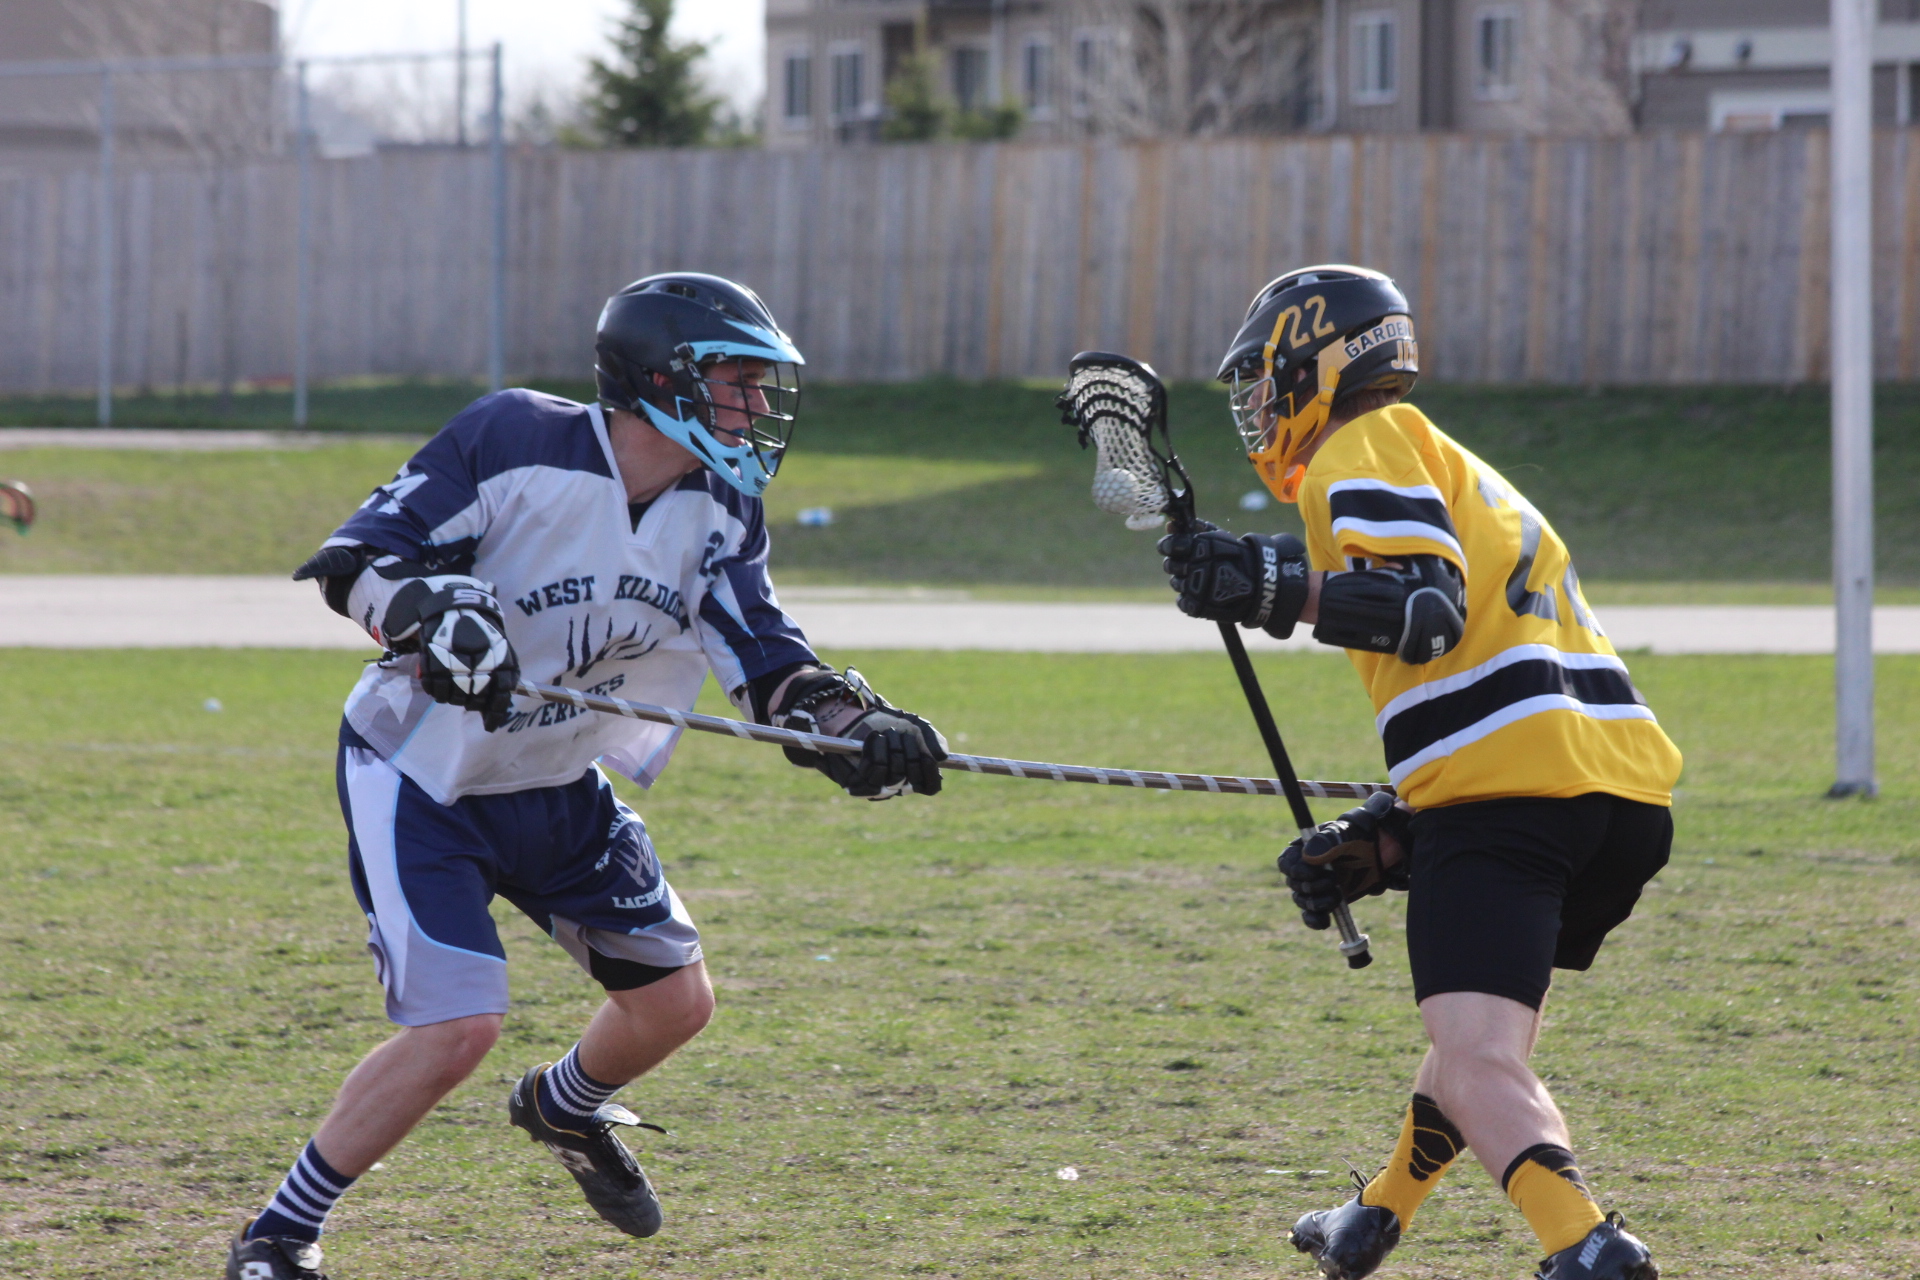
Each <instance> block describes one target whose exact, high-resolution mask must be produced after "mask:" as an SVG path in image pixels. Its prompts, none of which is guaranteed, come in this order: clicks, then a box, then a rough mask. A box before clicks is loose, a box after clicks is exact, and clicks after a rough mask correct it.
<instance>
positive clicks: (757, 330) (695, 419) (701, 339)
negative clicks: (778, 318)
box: [593, 271, 806, 498]
mask: <svg viewBox="0 0 1920 1280" xmlns="http://www.w3.org/2000/svg"><path fill="white" fill-rule="evenodd" d="M593 345H594V357H595V359H594V370H593V371H594V376H595V379H596V381H597V382H598V383H599V390H600V402H601V403H602V404H604V405H606V406H607V407H608V408H610V409H624V410H626V411H628V412H630V413H635V414H638V415H640V417H641V418H643V419H645V420H646V421H647V422H648V423H650V424H651V425H652V426H654V427H655V428H656V429H658V430H659V431H660V432H661V433H662V434H664V435H666V436H667V437H668V438H669V439H672V440H674V441H676V442H678V443H679V444H681V445H682V446H684V447H685V448H686V449H687V450H688V451H689V452H690V453H692V454H693V455H694V456H695V457H697V458H699V459H700V460H701V461H702V462H704V463H706V464H707V466H708V467H709V468H711V469H712V470H713V472H714V473H715V474H716V475H718V476H719V477H720V478H721V479H722V480H724V481H726V482H727V483H728V484H730V485H732V486H733V487H734V488H736V489H738V490H739V491H740V492H742V493H744V494H746V495H748V496H749V497H756V498H757V497H759V496H760V495H761V494H762V493H764V492H766V488H767V485H768V484H769V483H770V482H771V481H772V480H773V477H774V473H775V472H777V471H778V470H779V469H780V459H781V458H782V457H783V456H784V455H785V453H786V449H787V444H788V442H789V441H790V440H791V439H792V436H793V423H794V417H795V414H796V412H797V411H798V409H799V404H800V378H799V367H800V366H801V365H803V364H805V363H806V359H805V358H804V357H803V356H801V354H800V351H799V348H797V347H795V346H794V345H793V340H792V339H791V338H789V337H787V335H786V334H785V333H783V332H781V329H780V326H779V324H778V323H776V322H775V321H774V318H773V313H772V312H771V311H769V310H767V304H766V303H764V302H762V301H760V299H759V297H758V295H756V294H755V293H754V292H753V290H751V289H748V288H746V287H745V286H743V285H738V284H735V283H734V282H733V281H731V280H726V279H722V278H721V277H719V276H710V275H703V274H701V273H699V272H694V271H674V272H668V273H666V274H664V275H657V276H648V277H647V278H646V279H644V280H636V281H634V282H633V283H632V284H630V285H628V286H627V287H626V288H624V289H622V290H620V292H618V293H616V294H614V295H613V296H612V297H611V298H608V299H607V305H606V306H605V307H603V308H601V311H600V321H599V324H598V326H597V332H596V333H595V335H594V344H593ZM726 361H756V362H759V363H758V364H757V365H754V366H752V368H753V373H752V376H749V375H748V374H747V373H746V372H744V370H742V366H740V365H738V364H736V365H734V369H735V370H737V371H740V372H737V373H736V375H735V377H734V378H732V379H726V378H721V379H714V378H710V377H709V376H708V371H709V370H710V369H711V368H712V367H713V366H714V365H715V364H719V363H722V362H726ZM723 386H724V387H731V388H732V389H733V390H732V392H731V393H723V394H722V395H721V396H720V398H719V399H718V400H716V397H715V388H716V387H723ZM729 421H732V422H733V423H734V425H732V426H729V425H728V422H729ZM722 437H726V438H722ZM730 441H731V442H730Z"/></svg>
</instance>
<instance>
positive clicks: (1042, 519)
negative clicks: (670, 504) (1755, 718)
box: [0, 382, 1920, 602]
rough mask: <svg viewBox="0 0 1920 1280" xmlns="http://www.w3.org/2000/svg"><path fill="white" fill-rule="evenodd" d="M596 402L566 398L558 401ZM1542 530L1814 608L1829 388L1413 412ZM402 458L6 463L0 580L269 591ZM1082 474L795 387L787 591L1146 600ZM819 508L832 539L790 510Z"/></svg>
mask: <svg viewBox="0 0 1920 1280" xmlns="http://www.w3.org/2000/svg"><path fill="white" fill-rule="evenodd" d="M553 389H555V390H559V391H562V392H565V393H567V394H571V395H584V394H587V388H586V387H585V386H583V385H573V384H566V385H560V386H556V387H555V388H553ZM473 391H474V389H473V388H471V387H467V386H463V385H458V384H454V385H437V386H435V385H425V386H412V385H407V386H398V387H365V388H336V389H330V390H323V391H321V392H320V393H318V397H317V399H316V401H315V406H316V407H315V422H316V424H317V425H321V426H325V427H327V428H329V429H333V430H336V431H340V432H343V433H344V432H351V431H355V430H358V431H383V432H395V431H399V432H417V433H420V434H422V435H424V434H426V433H428V432H431V431H432V430H434V429H435V428H437V427H438V426H439V424H440V423H441V422H442V421H444V420H445V419H446V418H447V417H448V416H450V415H451V414H453V413H455V412H457V411H458V410H459V408H460V407H461V406H462V405H463V404H465V403H466V401H467V400H468V399H469V398H470V397H471V395H472V394H473ZM1415 399H1416V401H1417V402H1418V403H1419V404H1421V405H1422V407H1424V408H1425V409H1426V410H1427V411H1428V412H1429V413H1430V414H1431V415H1432V416H1433V417H1434V418H1435V419H1436V420H1437V421H1438V422H1439V423H1440V424H1441V425H1442V426H1443V427H1445V428H1446V429H1448V430H1449V431H1451V432H1452V433H1454V434H1455V435H1456V436H1458V437H1459V438H1460V439H1461V440H1462V441H1463V442H1465V443H1466V444H1467V445H1469V446H1470V447H1471V448H1473V449H1475V450H1476V451H1478V452H1480V453H1481V454H1482V455H1483V456H1484V457H1485V458H1486V459H1487V460H1488V461H1489V462H1490V463H1492V464H1493V465H1495V466H1497V467H1499V468H1501V469H1502V470H1503V471H1504V472H1505V473H1506V474H1507V475H1508V476H1509V478H1511V479H1512V480H1514V481H1515V483H1517V484H1518V485H1519V486H1520V487H1521V489H1522V490H1523V491H1524V492H1526V493H1527V494H1528V496H1529V497H1530V498H1531V499H1532V500H1533V501H1534V502H1535V504H1536V505H1537V506H1539V507H1540V508H1541V509H1542V510H1543V511H1545V512H1546V513H1547V515H1548V516H1549V517H1550V518H1551V519H1552V520H1553V521H1554V524H1555V526H1556V527H1557V528H1558V529H1559V530H1560V531H1561V533H1562V534H1563V535H1564V536H1565V537H1566V539H1567V541H1568V543H1569V545H1571V546H1572V548H1573V550H1574V556H1575V562H1576V564H1578V566H1579V567H1580V570H1581V573H1582V576H1583V578H1584V579H1585V580H1586V581H1587V582H1588V583H1589V584H1592V585H1593V587H1594V594H1595V596H1596V598H1597V599H1599V600H1600V601H1602V602H1607V601H1615V602H1624V601H1628V600H1635V601H1638V600H1649V601H1666V600H1705V601H1713V600H1752V601H1761V602H1771V601H1782V600H1785V601H1801V600H1805V601H1813V600H1818V599H1820V598H1822V597H1823V592H1824V588H1823V587H1821V586H1820V585H1819V584H1822V583H1824V582H1825V581H1826V579H1827V576H1828V554H1829V553H1828V539H1827V528H1828V489H1829V485H1828V479H1827V476H1828V470H1827V400H1826V392H1825V390H1824V389H1820V388H1802V389H1795V390H1779V389H1769V388H1725V387H1722V388H1713V387H1687V388H1658V389H1638V390H1634V389H1625V390H1611V391H1603V392H1595V393H1592V394H1589V393H1586V392H1583V391H1577V390H1566V389H1555V388H1471V387H1459V386H1450V385H1446V384H1439V385H1435V386H1432V387H1430V388H1422V389H1421V391H1420V392H1419V394H1418V395H1417V396H1416V397H1415ZM90 404H91V402H86V403H85V404H82V402H78V401H66V400H61V401H21V400H9V401H0V422H12V423H25V422H33V423H40V424H46V423H53V422H61V421H70V422H76V423H79V422H84V421H87V420H88V419H87V418H86V417H85V414H84V413H83V410H85V411H87V412H90ZM234 404H235V407H234V409H233V410H232V412H231V413H229V414H227V415H225V416H222V415H221V414H219V413H218V412H216V410H217V400H216V399H215V398H213V397H185V398H181V399H179V400H175V399H173V398H171V397H154V398H149V399H147V400H137V401H134V402H132V403H130V404H129V405H127V406H125V410H126V412H125V413H124V414H123V419H124V420H126V421H141V422H152V423H156V424H162V425H165V424H175V425H180V424H184V425H188V426H209V425H215V424H224V425H247V426H276V427H277V426H279V425H281V424H282V423H284V421H285V407H286V402H285V397H284V395H273V394H267V393H259V394H255V395H243V396H238V397H236V398H235V402H234ZM1879 407H1880V412H1879V424H1878V428H1877V431H1878V436H1877V439H1878V449H1879V452H1878V461H1877V475H1878V506H1879V512H1880V516H1879V548H1880V550H1879V572H1880V577H1881V580H1882V582H1883V583H1886V584H1889V585H1890V586H1891V587H1892V588H1893V589H1894V594H1893V595H1890V596H1889V597H1888V598H1889V599H1914V600H1920V386H1888V387H1883V388H1881V390H1880V392H1879ZM1173 408H1174V424H1175V443H1176V445H1177V447H1178V448H1179V449H1180V451H1181V453H1182V455H1183V457H1184V458H1185V459H1186V461H1187V463H1188V464H1189V467H1190V469H1191V470H1192V473H1193V476H1194V480H1195V488H1196V491H1197V493H1198V494H1199V497H1200V506H1201V511H1202V514H1204V515H1207V516H1209V517H1211V518H1212V519H1214V520H1216V521H1217V522H1219V523H1221V524H1223V525H1226V526H1228V527H1231V528H1238V529H1255V528H1258V529H1267V530H1272V529H1276V528H1281V527H1286V526H1288V525H1292V524H1295V523H1296V522H1295V520H1294V513H1293V512H1292V511H1291V510H1290V509H1285V508H1278V507H1270V508H1269V509H1267V510H1266V511H1263V512H1257V513H1246V512H1242V511H1240V510H1239V509H1238V507H1237V505H1236V504H1237V502H1238V499H1239V497H1240V495H1241V494H1243V493H1245V492H1248V491H1250V490H1252V489H1254V488H1256V487H1257V485H1256V482H1255V481H1254V478H1253V474H1252V472H1251V471H1250V470H1249V469H1248V467H1247V466H1246V462H1245V459H1244V457H1242V456H1241V455H1240V454H1239V452H1238V447H1237V442H1236V439H1235V437H1234V434H1233V431H1232V428H1231V426H1230V424H1229V422H1228V419H1227V414H1226V408H1225V399H1224V397H1223V396H1222V395H1221V394H1220V393H1219V392H1217V391H1215V390H1213V389H1211V388H1208V387H1200V386H1182V387H1177V388H1175V389H1174V395H1173ZM408 452H410V449H409V448H408V446H406V445H404V444H397V443H393V442H391V441H388V442H373V441H359V442H353V443H343V444H337V445H332V446H330V447H327V448H323V449H314V450H306V451H299V452H257V453H239V454H201V453H191V454H149V453H111V452H99V451H90V450H66V449H42V450H22V451H8V452H0V478H7V477H15V478H21V479H25V480H27V481H28V482H29V483H31V484H32V485H33V486H34V487H35V490H36V492H38V493H39V494H40V495H41V497H42V505H43V509H44V515H43V519H42V523H41V527H40V528H38V529H36V531H35V532H34V534H33V535H32V537H30V538H28V539H16V538H12V537H8V538H6V539H0V573H60V572H148V573H167V572H198V573H276V572H285V571H287V570H289V569H290V568H291V567H292V566H293V565H296V564H298V563H300V561H301V560H303V559H305V558H306V556H307V555H308V554H309V552H310V551H311V550H312V548H313V547H314V546H316V545H317V544H318V543H319V541H320V539H322V538H323V537H325V536H326V535H327V534H328V533H329V532H331V531H332V529H333V528H334V527H335V525H337V524H338V522H339V521H340V520H341V519H342V518H343V517H344V515H345V514H346V513H347V512H348V511H349V510H351V509H352V508H353V507H354V506H356V505H357V504H358V503H359V502H360V500H361V499H362V498H364V497H365V495H366V493H367V491H368V489H369V488H370V487H371V486H372V485H373V484H375V483H377V482H379V481H381V480H384V479H386V478H387V477H388V476H390V475H391V474H392V472H393V470H394V469H395V468H396V467H397V466H398V464H399V463H400V462H401V461H402V460H403V459H404V458H405V456H406V455H407V453H408ZM1091 476H1092V462H1091V459H1090V458H1089V457H1087V456H1086V455H1084V454H1082V453H1081V452H1080V450H1079V449H1077V448H1076V447H1075V445H1074V443H1073V438H1072V433H1071V432H1070V431H1068V430H1067V429H1066V428H1064V427H1061V426H1060V425H1059V423H1058V415H1057V414H1056V413H1055V412H1054V410H1053V408H1052V392H1051V391H1050V390H1046V389H1042V388H1038V387H1034V386H1024V385H1019V384H1013V383H1000V384H963V383H940V382H927V383H909V384H900V385H892V386H858V387H842V386H821V387H812V388H809V389H808V391H807V393H806V397H805V401H804V408H803V416H802V422H801V427H800V434H799V435H798V437H797V439H796V444H795V447H794V451H793V454H792V457H791V458H790V460H789V462H788V464H787V468H786V470H785V471H783V473H782V475H781V477H780V479H779V480H778V481H777V482H776V483H775V485H774V486H773V488H772V489H771V490H769V493H768V516H769V519H770V520H771V521H772V522H773V524H774V526H775V527H776V530H777V532H776V535H775V536H776V544H775V552H774V554H775V564H776V566H777V568H778V570H779V572H780V574H781V580H782V581H784V582H787V583H793V584H798V583H858V584H866V585H873V584H896V585H926V586H945V587H967V588H973V589H976V590H979V589H986V590H995V591H1008V590H1013V591H1022V590H1024V591H1039V592H1042V593H1053V592H1058V591H1059V590H1061V589H1071V590H1073V591H1077V592H1081V593H1087V592H1097V593H1103V594H1114V593H1122V594H1124V593H1126V592H1129V591H1139V590H1143V589H1148V588H1154V587H1157V586H1158V581H1157V574H1156V572H1155V570H1156V567H1157V564H1156V557H1154V556H1153V555H1152V553H1151V550H1150V544H1151V542H1152V538H1151V537H1150V536H1148V535H1144V534H1129V533H1127V532H1126V531H1125V530H1124V529H1122V528H1121V527H1120V522H1119V521H1118V520H1116V519H1115V518H1114V517H1111V516H1107V515H1104V514H1102V513H1100V512H1099V511H1096V510H1095V509H1094V507H1093V505H1092V503H1091V502H1090V501H1089V499H1088V497H1087V485H1088V482H1089V480H1090V479H1091ZM810 506H831V507H833V508H834V510H835V513H836V520H835V523H834V524H833V525H831V526H830V527H827V528H801V527H799V526H797V525H796V524H794V516H795V515H796V514H797V512H798V511H799V510H800V509H801V508H802V507H810Z"/></svg>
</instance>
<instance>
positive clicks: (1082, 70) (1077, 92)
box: [1073, 31, 1107, 116]
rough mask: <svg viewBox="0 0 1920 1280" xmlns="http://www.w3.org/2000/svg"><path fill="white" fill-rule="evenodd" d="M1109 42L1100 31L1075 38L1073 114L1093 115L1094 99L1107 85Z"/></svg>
mask: <svg viewBox="0 0 1920 1280" xmlns="http://www.w3.org/2000/svg"><path fill="white" fill-rule="evenodd" d="M1106 81H1107V42H1106V40H1105V39H1104V38H1103V37H1102V36H1101V35H1100V33H1099V32H1094V31H1086V32H1081V33H1080V34H1078V35H1076V36H1074V38H1073V114H1074V115H1076V116H1085V115H1091V114H1092V112H1093V103H1094V99H1095V98H1097V97H1098V96H1099V94H1100V91H1101V90H1102V89H1104V88H1105V87H1106Z"/></svg>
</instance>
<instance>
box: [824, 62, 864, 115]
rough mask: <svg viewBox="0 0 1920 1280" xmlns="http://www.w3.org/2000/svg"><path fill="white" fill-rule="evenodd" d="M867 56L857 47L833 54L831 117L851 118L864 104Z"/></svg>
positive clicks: (858, 112) (857, 113)
mask: <svg viewBox="0 0 1920 1280" xmlns="http://www.w3.org/2000/svg"><path fill="white" fill-rule="evenodd" d="M866 62H867V56H866V54H865V53H864V52H862V51H861V50H859V49H841V50H837V51H836V52H835V53H834V54H833V66H832V71H833V118H834V119H835V120H852V119H854V118H855V117H857V116H859V115H860V109H861V108H862V107H863V106H865V105H866V92H867V89H866V83H865V77H866Z"/></svg>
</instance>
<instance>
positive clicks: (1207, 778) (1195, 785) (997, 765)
mask: <svg viewBox="0 0 1920 1280" xmlns="http://www.w3.org/2000/svg"><path fill="white" fill-rule="evenodd" d="M514 692H515V693H518V694H520V695H522V696H523V697H528V698H538V699H540V700H541V701H542V702H554V703H559V704H560V705H561V706H567V707H577V708H579V709H580V710H582V711H601V712H605V713H606V714H608V715H615V716H626V717H627V718H628V719H630V720H648V721H651V722H653V723H654V724H670V725H673V726H674V727H675V728H677V729H697V730H699V731H700V732H701V733H719V734H725V735H727V736H728V737H733V738H745V739H747V740H748V741H750V742H771V743H774V744H776V745H779V746H783V747H805V748H806V749H807V750H809V751H830V752H832V753H833V754H835V755H842V756H857V755H859V754H860V744H859V743H858V742H855V741H854V740H853V739H851V738H829V737H826V736H825V735H823V734H818V733H803V732H802V731H800V730H799V729H777V728H775V727H774V726H772V725H769V724H752V723H749V722H748V721H745V720H732V719H729V718H727V717H726V716H707V715H701V714H700V713H699V712H697V711H676V710H674V709H673V708H672V707H656V706H654V705H653V704H652V703H650V702H628V701H627V700H626V699H625V698H615V697H610V696H608V695H607V694H604V693H586V692H583V691H581V690H579V689H567V688H563V687H562V686H560V685H555V684H535V683H533V682H532V681H531V680H522V681H521V682H520V683H519V684H517V685H515V686H514ZM940 764H941V766H942V767H943V768H953V769H965V770H967V771H968V772H970V773H991V774H997V775H999V776H1000V777H1002V778H1032V779H1034V780H1035V781H1037V782H1091V783H1093V784H1094V785H1095V786H1101V787H1144V788H1146V789H1147V790H1149V791H1211V792H1213V793H1214V794H1215V795H1242V796H1277V795H1284V794H1286V792H1285V784H1284V783H1282V782H1281V780H1280V779H1278V778H1240V777H1233V776H1230V775H1227V774H1220V773H1166V772H1162V771H1156V770H1143V769H1113V768H1108V767H1104V766H1101V765H1092V764H1052V763H1049V762H1048V761H1045V760H1009V759H1007V758H1006V757H1004V756H964V755H955V754H953V753H951V752H949V753H948V755H947V758H946V759H945V760H942V761H941V762H940ZM1295 785H1297V786H1300V787H1303V788H1305V789H1306V790H1308V791H1310V792H1312V793H1313V794H1314V795H1316V796H1319V797H1321V798H1322V799H1353V800H1365V799H1366V798H1367V797H1368V796H1370V795H1374V794H1376V793H1378V792H1381V791H1385V792H1388V793H1391V792H1392V791H1393V788H1392V787H1391V786H1389V785H1388V784H1387V783H1384V782H1312V781H1300V780H1296V783H1295Z"/></svg>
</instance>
